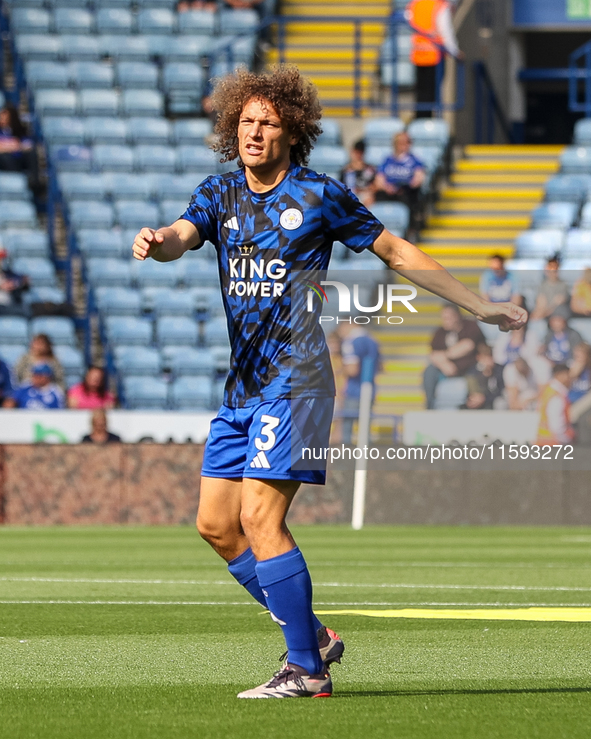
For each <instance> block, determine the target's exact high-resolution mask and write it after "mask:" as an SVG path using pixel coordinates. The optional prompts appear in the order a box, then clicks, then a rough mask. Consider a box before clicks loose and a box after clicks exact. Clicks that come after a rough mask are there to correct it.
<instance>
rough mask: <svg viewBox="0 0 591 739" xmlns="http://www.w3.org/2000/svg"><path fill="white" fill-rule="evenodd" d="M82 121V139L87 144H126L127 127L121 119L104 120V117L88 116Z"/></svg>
mask: <svg viewBox="0 0 591 739" xmlns="http://www.w3.org/2000/svg"><path fill="white" fill-rule="evenodd" d="M83 120H84V124H83V125H84V139H85V141H86V143H87V144H89V145H90V146H94V145H95V144H115V145H124V144H126V143H127V125H126V122H125V121H124V120H123V119H121V118H105V117H104V116H89V117H88V118H85V119H83Z"/></svg>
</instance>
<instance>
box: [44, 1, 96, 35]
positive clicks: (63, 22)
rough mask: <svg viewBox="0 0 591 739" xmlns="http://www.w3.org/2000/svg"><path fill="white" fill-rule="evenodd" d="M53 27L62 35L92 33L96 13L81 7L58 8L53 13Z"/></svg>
mask: <svg viewBox="0 0 591 739" xmlns="http://www.w3.org/2000/svg"><path fill="white" fill-rule="evenodd" d="M53 27H54V30H55V32H56V33H59V34H60V35H63V34H68V33H92V31H93V30H94V15H93V14H92V13H91V12H89V11H88V10H83V9H81V8H56V9H55V11H54V14H53Z"/></svg>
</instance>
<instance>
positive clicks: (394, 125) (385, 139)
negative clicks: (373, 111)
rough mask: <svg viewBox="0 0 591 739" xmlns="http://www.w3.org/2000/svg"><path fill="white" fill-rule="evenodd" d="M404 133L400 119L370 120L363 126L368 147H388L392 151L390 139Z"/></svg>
mask: <svg viewBox="0 0 591 739" xmlns="http://www.w3.org/2000/svg"><path fill="white" fill-rule="evenodd" d="M401 131H404V123H403V122H402V121H401V120H400V118H370V119H369V120H367V121H366V122H365V125H364V138H365V141H366V143H367V145H368V146H388V147H389V149H390V151H391V150H392V139H393V138H394V136H395V135H396V134H397V133H400V132H401Z"/></svg>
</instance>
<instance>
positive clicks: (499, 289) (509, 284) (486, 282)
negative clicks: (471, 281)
mask: <svg viewBox="0 0 591 739" xmlns="http://www.w3.org/2000/svg"><path fill="white" fill-rule="evenodd" d="M480 294H481V295H482V297H483V298H484V299H485V300H490V302H491V303H507V302H513V303H516V305H521V296H520V295H519V294H518V292H517V285H516V283H515V278H514V277H513V275H512V274H510V273H509V272H507V270H506V269H505V257H504V256H502V255H501V254H493V255H492V257H491V258H490V259H489V261H488V269H485V270H484V272H483V273H482V277H481V278H480Z"/></svg>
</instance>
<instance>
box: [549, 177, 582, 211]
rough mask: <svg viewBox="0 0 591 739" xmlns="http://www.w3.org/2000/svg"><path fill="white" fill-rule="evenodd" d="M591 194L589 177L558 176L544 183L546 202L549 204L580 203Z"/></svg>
mask: <svg viewBox="0 0 591 739" xmlns="http://www.w3.org/2000/svg"><path fill="white" fill-rule="evenodd" d="M589 193H591V175H585V174H579V175H577V174H559V175H556V177H552V179H550V180H548V182H547V183H546V200H547V201H548V202H550V203H552V202H561V203H577V204H580V203H582V202H583V201H584V200H585V199H586V198H587V195H588V194H589Z"/></svg>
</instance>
